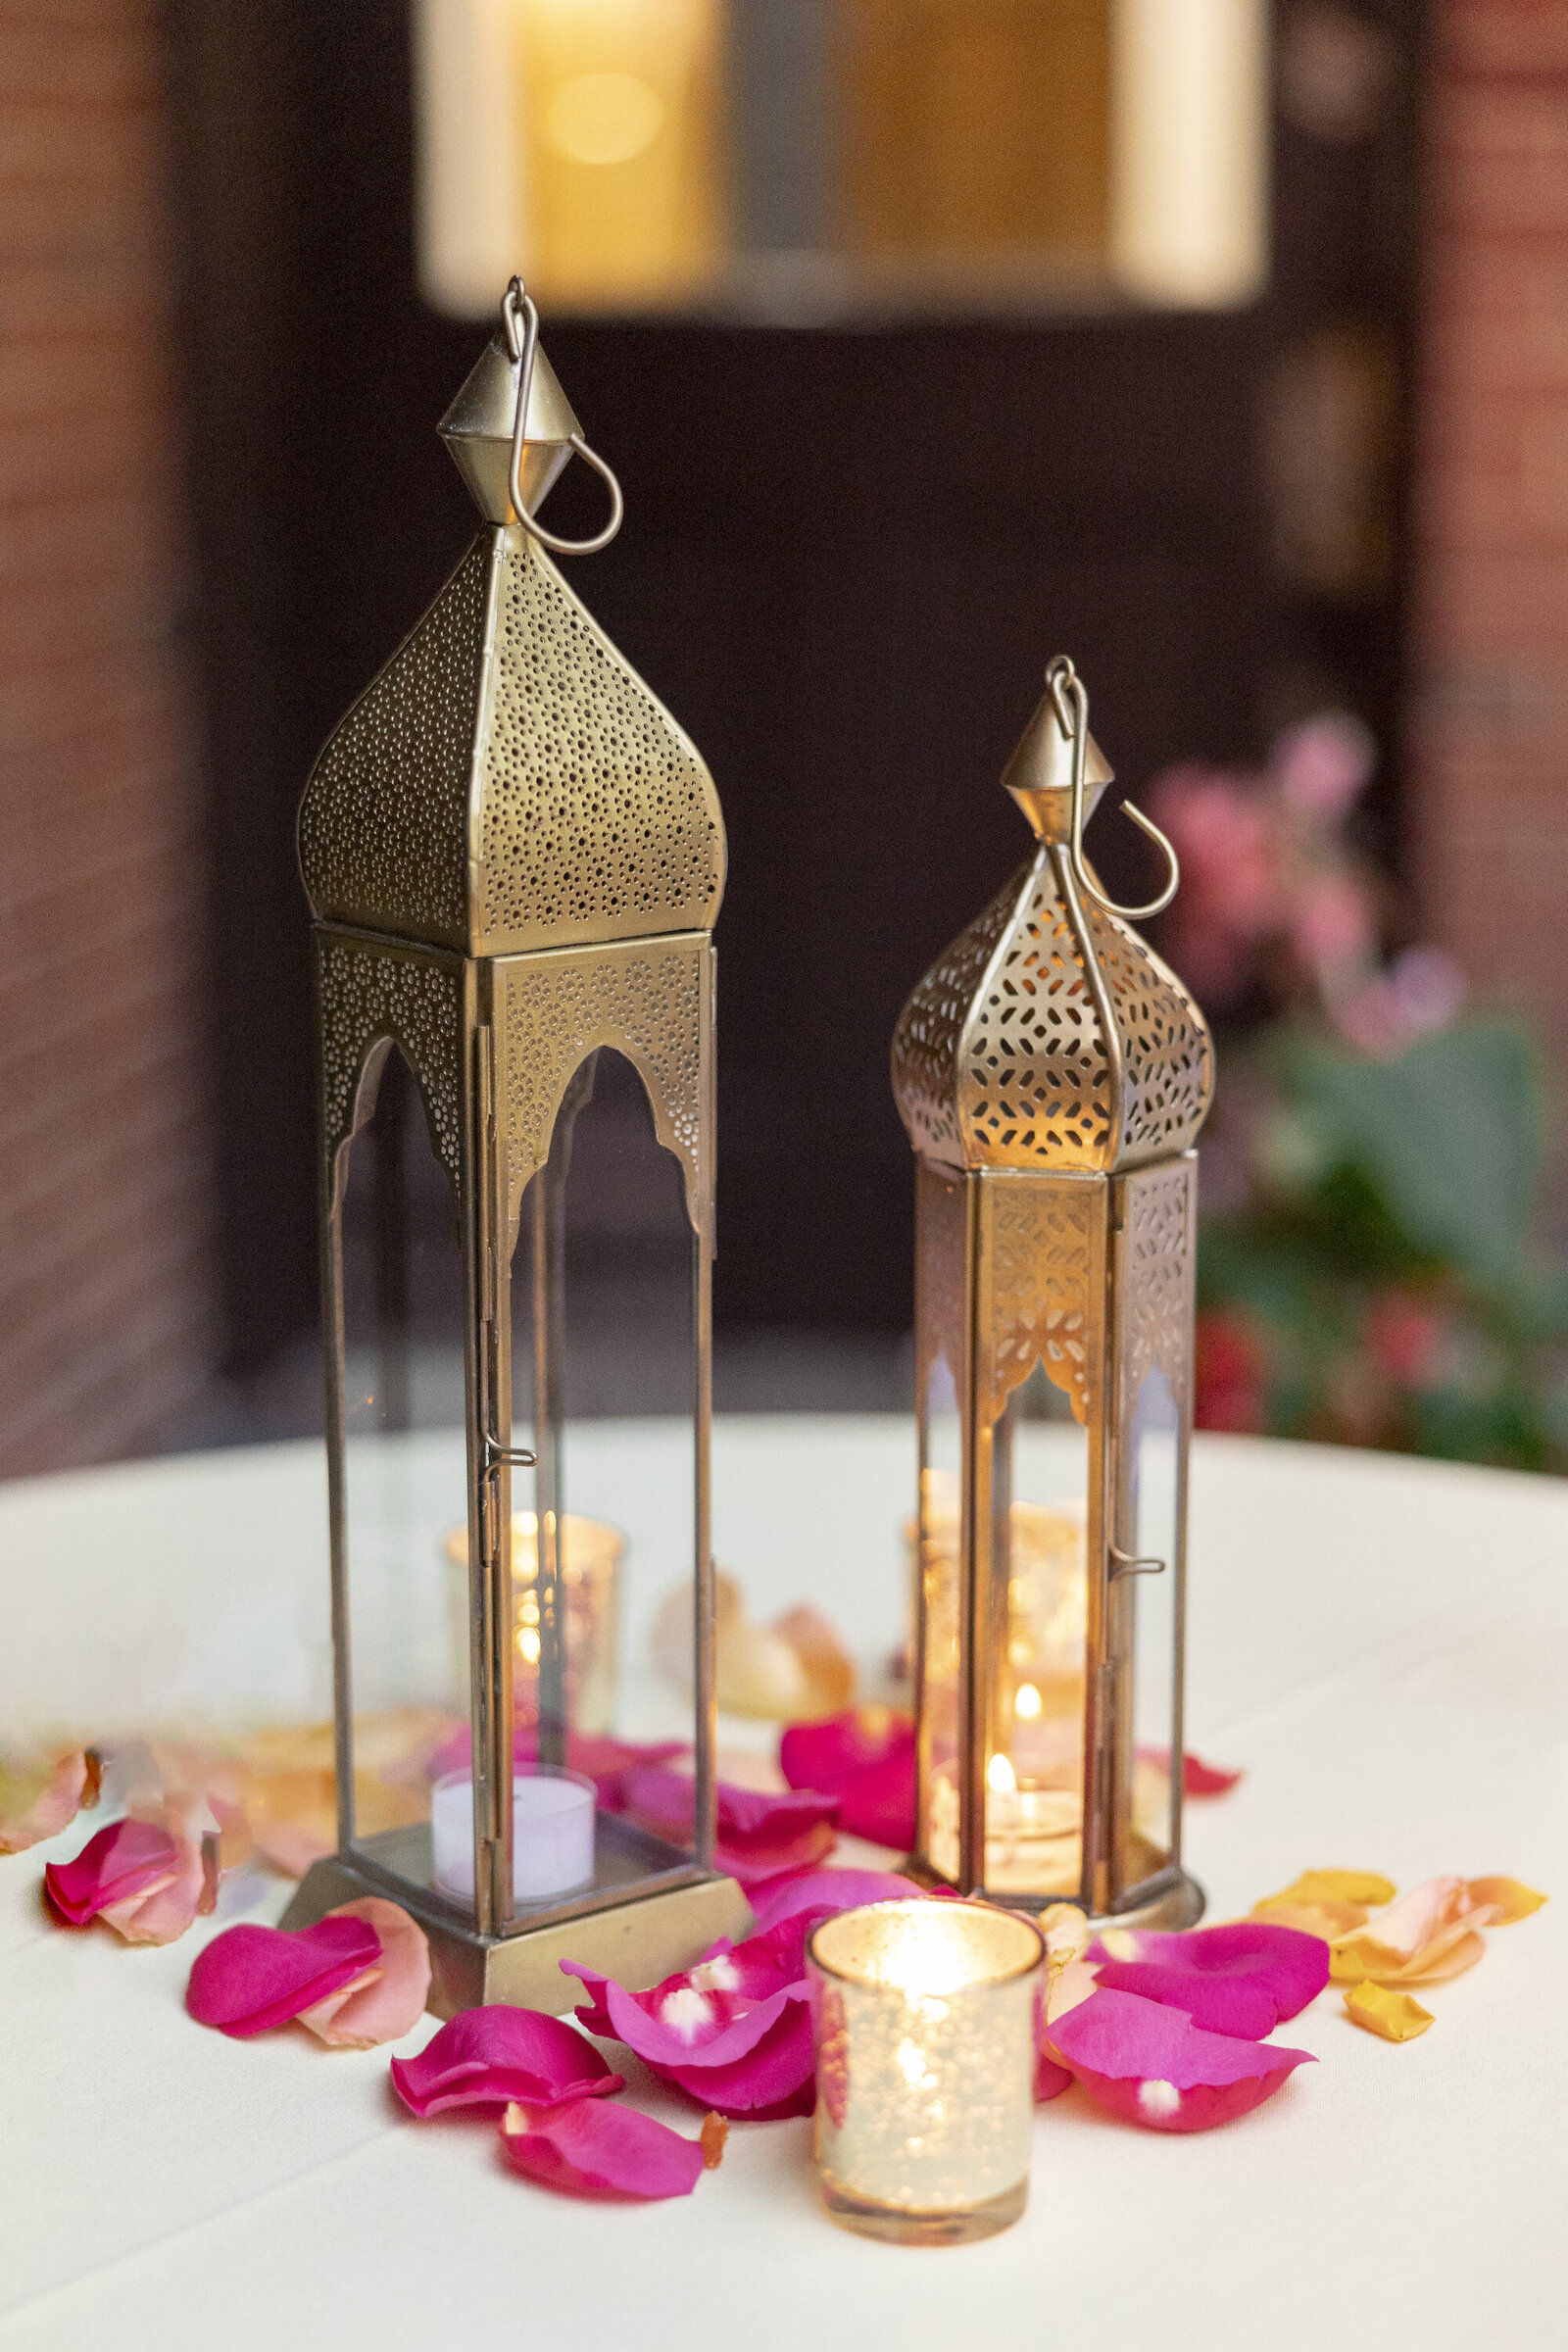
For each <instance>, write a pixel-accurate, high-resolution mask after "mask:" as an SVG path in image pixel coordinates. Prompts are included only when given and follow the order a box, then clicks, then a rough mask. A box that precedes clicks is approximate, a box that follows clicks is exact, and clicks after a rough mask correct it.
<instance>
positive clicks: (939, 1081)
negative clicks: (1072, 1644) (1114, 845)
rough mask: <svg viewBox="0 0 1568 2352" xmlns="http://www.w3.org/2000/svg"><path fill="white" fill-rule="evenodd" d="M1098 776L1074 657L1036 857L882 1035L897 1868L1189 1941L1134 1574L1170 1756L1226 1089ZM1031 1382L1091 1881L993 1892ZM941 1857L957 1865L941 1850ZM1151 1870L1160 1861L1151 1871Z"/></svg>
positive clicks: (1043, 707)
mask: <svg viewBox="0 0 1568 2352" xmlns="http://www.w3.org/2000/svg"><path fill="white" fill-rule="evenodd" d="M1110 780H1111V771H1110V769H1109V767H1108V766H1107V764H1106V763H1105V761H1104V759H1103V755H1102V754H1101V753H1100V750H1099V747H1098V746H1097V745H1096V744H1095V743H1094V741H1093V738H1092V737H1091V736H1090V734H1089V728H1088V700H1087V696H1086V695H1085V693H1084V690H1083V686H1082V682H1081V681H1080V680H1079V679H1078V678H1077V676H1076V673H1075V672H1074V670H1073V668H1072V665H1071V663H1070V662H1066V661H1065V660H1064V659H1061V658H1058V659H1057V660H1056V661H1055V662H1053V663H1052V665H1051V667H1050V669H1049V670H1048V673H1047V691H1046V694H1045V696H1044V697H1043V699H1042V701H1041V704H1040V706H1039V708H1038V709H1037V711H1036V712H1035V714H1034V717H1033V719H1032V720H1031V722H1030V726H1029V728H1028V729H1027V731H1026V733H1025V735H1024V738H1023V740H1022V742H1021V743H1020V745H1019V747H1018V750H1017V752H1016V753H1015V754H1014V756H1013V759H1012V760H1011V762H1010V763H1009V765H1008V768H1007V770H1006V772H1005V777H1004V782H1005V785H1006V788H1007V789H1008V791H1009V792H1010V793H1011V795H1012V798H1013V799H1014V801H1015V802H1016V803H1017V805H1018V806H1019V808H1020V809H1022V810H1023V812H1024V814H1025V815H1026V817H1027V818H1028V819H1029V821H1030V824H1031V826H1032V827H1033V829H1034V832H1035V835H1036V850H1035V854H1034V856H1033V857H1032V858H1030V859H1029V860H1028V861H1027V863H1026V864H1025V865H1024V866H1023V867H1021V868H1020V869H1019V870H1018V871H1017V872H1016V873H1015V874H1014V875H1013V877H1012V878H1011V880H1010V881H1009V882H1008V883H1007V885H1006V886H1005V889H1004V890H1003V891H1002V892H1001V893H1000V894H999V895H998V897H997V898H996V899H995V900H994V901H993V903H992V905H991V906H990V907H988V908H987V909H986V910H985V912H984V913H983V914H981V915H980V916H979V917H978V918H977V920H976V921H975V922H973V923H972V924H970V926H969V927H968V929H967V930H966V931H964V932H963V933H962V934H961V935H960V936H959V938H958V939H957V940H956V941H955V942H954V943H953V945H952V946H951V947H950V948H949V949H947V950H946V951H945V952H944V954H943V955H942V956H939V957H938V958H937V960H936V962H935V963H934V964H933V965H932V967H931V969H930V970H929V971H928V972H927V973H926V974H925V976H924V978H923V979H922V980H921V981H920V982H919V984H918V985H917V986H916V988H915V990H914V991H913V993H912V994H911V996H910V998H909V1000H908V1003H907V1005H906V1006H905V1008H904V1011H903V1014H902V1015H901V1018H900V1021H899V1024H898V1028H897V1031H896V1034H895V1039H894V1048H893V1083H894V1092H895V1095H896V1097H897V1100H898V1104H899V1109H900V1113H901V1115H902V1117H903V1119H904V1122H905V1126H906V1128H907V1132H908V1135H909V1139H910V1142H911V1144H912V1145H913V1147H914V1150H915V1152H916V1154H917V1164H916V1190H915V1203H916V1205H915V1222H916V1277H915V1334H916V1337H915V1353H916V1382H917V1397H918V1408H917V1409H918V1422H919V1459H920V1463H921V1480H920V1499H919V1517H918V1521H917V1527H918V1543H917V1547H916V1551H917V1557H916V1580H917V1594H916V1609H915V1621H916V1637H915V1644H914V1658H913V1667H914V1678H915V1691H916V1708H917V1738H916V1752H917V1798H916V1822H917V1839H916V1850H915V1852H914V1853H913V1854H912V1855H911V1856H910V1859H909V1867H910V1868H911V1869H912V1870H913V1871H914V1872H915V1873H916V1875H918V1876H920V1877H921V1878H923V1879H924V1880H926V1881H927V1882H936V1883H944V1884H949V1885H953V1886H956V1887H957V1888H958V1890H959V1891H960V1892H962V1893H964V1894H987V1893H991V1894H994V1896H995V1899H998V1900H1001V1901H1005V1902H1006V1903H1008V1904H1011V1905H1014V1906H1018V1907H1025V1908H1028V1907H1033V1908H1036V1909H1039V1908H1044V1907H1045V1906H1046V1905H1048V1904H1050V1903H1052V1902H1056V1901H1063V1900H1067V1901H1075V1902H1079V1903H1081V1904H1082V1905H1083V1906H1084V1907H1085V1908H1086V1909H1087V1910H1088V1911H1090V1912H1091V1914H1093V1915H1095V1916H1099V1917H1116V1918H1119V1919H1121V1920H1123V1921H1137V1922H1140V1923H1143V1924H1159V1925H1166V1926H1170V1925H1180V1926H1185V1925H1190V1924H1191V1922H1192V1921H1193V1920H1194V1919H1196V1918H1197V1917H1199V1916H1200V1915H1201V1909H1202V1895H1201V1889H1200V1888H1199V1887H1197V1885H1196V1883H1195V1882H1194V1881H1193V1880H1192V1879H1191V1878H1190V1877H1189V1876H1188V1875H1187V1873H1186V1872H1185V1870H1184V1869H1183V1867H1182V1858H1181V1830H1182V1779H1183V1775H1182V1771H1181V1769H1180V1768H1179V1766H1178V1765H1177V1764H1175V1763H1174V1761H1173V1762H1172V1765H1171V1767H1170V1771H1169V1779H1170V1820H1169V1834H1168V1839H1167V1840H1166V1842H1165V1844H1164V1847H1163V1850H1162V1851H1161V1852H1159V1853H1158V1854H1156V1855H1153V1856H1149V1855H1146V1854H1145V1852H1144V1849H1143V1848H1142V1847H1141V1845H1140V1843H1139V1839H1138V1837H1137V1834H1136V1831H1135V1828H1134V1816H1133V1785H1134V1776H1135V1772H1136V1769H1137V1766H1136V1759H1135V1755H1134V1709H1133V1674H1134V1665H1135V1654H1136V1633H1135V1623H1134V1619H1135V1610H1134V1602H1133V1593H1134V1589H1135V1586H1136V1584H1137V1582H1138V1580H1140V1579H1142V1578H1152V1577H1157V1576H1166V1577H1168V1578H1169V1579H1170V1580H1171V1585H1172V1587H1173V1591H1172V1593H1171V1613H1172V1621H1173V1624H1172V1637H1173V1657H1172V1672H1173V1677H1174V1688H1173V1690H1172V1692H1171V1711H1170V1727H1171V1728H1170V1739H1171V1748H1172V1757H1173V1759H1174V1758H1179V1757H1180V1755H1181V1753H1182V1714H1183V1686H1184V1675H1185V1654H1184V1642H1185V1616H1186V1578H1187V1555H1186V1525H1187V1475H1188V1456H1189V1447H1190V1439H1191V1430H1192V1397H1193V1328H1194V1277H1195V1265H1196V1201H1197V1158H1196V1153H1195V1152H1194V1150H1193V1143H1194V1140H1195V1138H1196V1136H1197V1133H1198V1130H1199V1127H1200V1126H1201V1122H1202V1119H1203V1116H1204V1114H1205V1112H1206V1110H1207V1107H1208V1103H1209V1099H1210V1096H1211V1093H1212V1087H1213V1055H1212V1048H1211V1045H1210V1041H1209V1036H1208V1032H1207V1029H1206V1027H1205V1025H1204V1023H1203V1020H1202V1016H1201V1013H1200V1012H1199V1010H1198V1008H1197V1006H1196V1005H1194V1003H1193V1001H1192V999H1191V998H1190V996H1189V995H1188V994H1187V992H1186V990H1185V989H1184V988H1183V987H1182V985H1181V983H1180V982H1179V981H1178V980H1177V979H1176V977H1175V975H1174V974H1173V973H1172V972H1171V971H1170V970H1169V969H1168V967H1167V966H1165V965H1164V964H1163V963H1162V962H1161V961H1160V959H1159V958H1158V957H1157V956H1154V955H1153V953H1152V951H1151V950H1150V949H1149V948H1148V947H1147V946H1146V945H1145V943H1144V942H1143V941H1142V940H1141V939H1140V938H1139V937H1138V935H1137V934H1136V933H1135V932H1133V931H1132V930H1131V929H1130V928H1129V927H1128V924H1127V922H1126V921H1125V920H1124V919H1123V917H1124V915H1125V914H1133V913H1136V914H1138V915H1145V914H1148V913H1151V912H1153V911H1157V909H1158V907H1161V906H1164V905H1168V904H1169V901H1170V898H1171V896H1172V895H1173V894H1174V890H1175V887H1176V882H1177V873H1176V864H1175V856H1174V853H1173V852H1171V851H1170V847H1169V844H1168V843H1166V842H1165V841H1164V838H1163V836H1162V835H1160V834H1159V833H1158V832H1157V829H1156V828H1155V827H1153V826H1152V825H1151V824H1150V823H1149V821H1148V820H1147V819H1146V818H1144V817H1143V816H1142V815H1140V814H1139V812H1138V811H1136V810H1131V811H1130V813H1131V814H1132V815H1133V816H1134V818H1135V820H1136V821H1137V822H1138V823H1140V824H1141V825H1142V826H1143V827H1144V829H1145V831H1146V832H1148V833H1149V834H1151V835H1152V838H1153V839H1154V840H1155V841H1156V843H1158V844H1159V846H1160V847H1161V848H1162V849H1163V850H1165V851H1166V853H1167V854H1168V856H1169V858H1170V873H1169V876H1168V879H1167V883H1166V886H1165V888H1164V890H1163V891H1162V892H1161V893H1160V894H1158V896H1157V898H1156V900H1155V901H1154V902H1152V904H1151V906H1150V907H1141V908H1136V909H1121V908H1118V907H1115V905H1114V903H1113V902H1112V901H1111V900H1110V899H1109V898H1108V897H1107V895H1106V894H1105V892H1104V890H1103V886H1102V885H1101V883H1100V880H1099V877H1098V876H1097V875H1096V873H1095V871H1094V869H1093V867H1092V866H1090V865H1089V863H1088V861H1087V859H1086V858H1085V857H1084V854H1083V846H1082V845H1083V828H1084V824H1085V822H1086V821H1087V818H1088V816H1089V814H1090V813H1092V811H1093V808H1094V804H1095V802H1096V801H1098V799H1099V797H1100V795H1101V793H1102V792H1103V789H1104V787H1105V785H1106V784H1107V783H1108V782H1109V781H1110ZM939 1358H940V1359H942V1360H943V1361H945V1363H946V1365H947V1367H948V1370H949V1372H950V1373H951V1375H952V1378H953V1382H954V1387H955V1391H956V1421H957V1425H958V1440H959V1443H958V1453H959V1461H958V1470H957V1484H958V1495H957V1513H956V1530H955V1529H953V1528H951V1527H950V1526H947V1525H944V1524H940V1523H939V1522H938V1521H937V1519H936V1517H935V1515H934V1513H935V1505H934V1502H933V1497H932V1494H931V1491H930V1486H931V1482H930V1480H929V1478H928V1476H927V1470H928V1467H929V1465H930V1464H931V1462H932V1460H933V1438H932V1429H931V1408H930V1398H931V1395H932V1383H933V1373H934V1371H935V1368H936V1366H937V1363H938V1360H939ZM1037 1368H1041V1369H1043V1370H1044V1373H1045V1375H1046V1377H1047V1379H1048V1380H1049V1382H1050V1383H1051V1384H1052V1386H1053V1387H1054V1389H1055V1390H1057V1391H1059V1392H1061V1393H1062V1395H1063V1396H1064V1397H1066V1399H1067V1401H1068V1404H1069V1405H1070V1407H1071V1411H1072V1416H1073V1419H1074V1420H1075V1421H1076V1422H1077V1423H1078V1424H1079V1426H1080V1427H1082V1429H1083V1430H1084V1432H1085V1439H1086V1456H1087V1483H1086V1492H1085V1497H1084V1500H1085V1506H1086V1507H1085V1526H1084V1539H1083V1550H1084V1574H1085V1580H1086V1581H1085V1593H1084V1600H1085V1616H1086V1629H1085V1638H1084V1653H1083V1659H1084V1670H1083V1680H1082V1718H1083V1719H1082V1741H1081V1783H1080V1793H1081V1807H1082V1809H1081V1830H1080V1838H1081V1843H1080V1849H1079V1851H1080V1865H1079V1878H1078V1883H1077V1884H1076V1885H1075V1886H1067V1885H1055V1886H1053V1887H1051V1888H1050V1889H1049V1890H1048V1889H1045V1888H1041V1889H1039V1890H1038V1891H1034V1892H1030V1891H1023V1892H1020V1891H1019V1890H1018V1889H1017V1888H1016V1887H1007V1888H1006V1889H1005V1890H1001V1889H999V1888H997V1887H992V1886H991V1885H989V1884H988V1849H987V1803H988V1792H989V1776H990V1774H991V1771H992V1765H993V1759H994V1758H995V1757H996V1756H997V1755H998V1754H1006V1753H1007V1746H1006V1741H1007V1738H1008V1726H1007V1725H1006V1723H1005V1721H1003V1720H1002V1717H1003V1715H1004V1713H1005V1709H1004V1706H1003V1701H1002V1697H1001V1695H1000V1693H1001V1692H1002V1691H1003V1689H1004V1683H1005V1677H1004V1674H1003V1664H1004V1660H1003V1657H1002V1655H1001V1648H1002V1645H1005V1642H1006V1641H1007V1630H1008V1619H1007V1606H1006V1594H1007V1591H1008V1584H1007V1578H1008V1574H1009V1572H1010V1570H1009V1561H1010V1551H1009V1546H1010V1544H1011V1542H1012V1540H1013V1527H1012V1518H1011V1509H1012V1495H1011V1461H1010V1455H1009V1450H1008V1449H1009V1446H1010V1443H1011V1434H1012V1422H1011V1419H1010V1417H1009V1413H1008V1408H1009V1405H1010V1404H1011V1401H1012V1399H1013V1398H1014V1397H1016V1396H1017V1394H1018V1392H1019V1391H1020V1390H1021V1389H1022V1388H1023V1386H1024V1384H1025V1383H1026V1382H1027V1381H1028V1380H1029V1379H1030V1377H1031V1375H1033V1374H1035V1373H1036V1371H1037ZM1153 1369H1157V1370H1159V1371H1160V1372H1162V1373H1163V1375H1164V1378H1165V1383H1166V1386H1167V1388H1168V1391H1169V1394H1170V1397H1171V1398H1172V1400H1173V1402H1174V1407H1175V1417H1176V1427H1175V1429H1174V1431H1173V1432H1172V1433H1171V1434H1172V1437H1173V1440H1174V1495H1173V1501H1174V1530H1173V1532H1174V1546H1173V1552H1172V1556H1171V1557H1169V1558H1168V1559H1167V1558H1165V1557H1163V1556H1161V1557H1150V1556H1141V1555H1140V1552H1139V1546H1138V1535H1137V1526H1136V1508H1135V1502H1136V1496H1135V1472H1134V1443H1135V1440H1134V1428H1133V1415H1134V1412H1135V1410H1136V1408H1137V1404H1138V1399H1139V1397H1140V1394H1141V1391H1142V1387H1143V1382H1144V1380H1145V1377H1146V1376H1147V1375H1148V1373H1149V1372H1150V1371H1151V1370H1153ZM944 1580H945V1582H944ZM939 1588H941V1590H939ZM944 1593H945V1595H946V1597H945V1598H944ZM999 1593H1000V1595H1001V1597H1000V1598H999ZM948 1600H952V1601H954V1602H955V1603H956V1617H955V1613H954V1610H952V1609H948V1608H947V1606H946V1602H947V1601H948ZM939 1606H940V1607H942V1608H943V1610H944V1612H945V1614H944V1630H943V1634H942V1641H943V1643H944V1644H945V1652H944V1654H945V1655H946V1654H948V1653H950V1652H951V1653H952V1654H953V1656H954V1657H955V1658H956V1669H955V1673H956V1693H955V1707H956V1736H955V1741H954V1746H955V1757H956V1766H955V1769H956V1782H957V1789H956V1797H957V1804H956V1814H957V1819H956V1867H948V1868H939V1867H938V1865H937V1862H936V1861H935V1860H934V1859H933V1855H932V1853H931V1851H930V1848H931V1845H932V1842H933V1838H932V1823H933V1820H934V1814H933V1802H934V1758H933V1705H932V1691H933V1688H934V1678H935V1676H936V1673H937V1671H938V1669H937V1664H936V1662H935V1658H934V1646H933V1645H934V1641H935V1637H933V1635H932V1630H931V1629H932V1624H933V1620H934V1613H935V1612H936V1611H937V1609H938V1608H939ZM950 1620H952V1621H951V1622H950ZM944 1850H945V1853H946V1856H947V1859H948V1861H949V1863H950V1864H951V1863H952V1861H953V1859H954V1855H953V1852H952V1850H951V1841H946V1840H945V1845H944ZM1146 1860H1152V1862H1153V1864H1154V1866H1153V1867H1152V1868H1144V1867H1142V1863H1143V1862H1144V1861H1146Z"/></svg>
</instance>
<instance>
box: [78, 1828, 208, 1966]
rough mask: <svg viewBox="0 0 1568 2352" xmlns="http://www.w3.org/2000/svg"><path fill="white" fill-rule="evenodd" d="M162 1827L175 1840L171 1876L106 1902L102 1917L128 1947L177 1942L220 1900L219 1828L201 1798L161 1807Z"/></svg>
mask: <svg viewBox="0 0 1568 2352" xmlns="http://www.w3.org/2000/svg"><path fill="white" fill-rule="evenodd" d="M157 1826H159V1827H160V1828H162V1829H164V1830H166V1831H167V1832H168V1834H169V1836H170V1838H172V1842H173V1849H174V1864H173V1868H172V1871H171V1872H170V1874H169V1876H168V1877H167V1878H164V1879H159V1880H155V1881H154V1882H153V1884H152V1885H151V1886H149V1887H141V1888H138V1889H136V1890H135V1891H133V1892H132V1893H130V1894H128V1895H125V1896H123V1897H122V1898H121V1899H120V1900H119V1901H118V1902H113V1903H106V1904H105V1905H104V1907H103V1910H102V1912H101V1913H100V1917H101V1918H102V1919H103V1920H104V1922H105V1924H106V1925H107V1926H109V1927H111V1928H113V1929H114V1931H115V1933H116V1935H117V1936H123V1937H124V1939H125V1941H126V1942H127V1943H174V1942H177V1940H178V1938H179V1937H180V1936H183V1935H184V1933H185V1930H186V1929H187V1928H188V1927H189V1926H190V1925H191V1923H192V1922H193V1921H194V1920H195V1919H196V1918H197V1917H198V1916H199V1915H201V1914H203V1913H206V1914H209V1915H210V1914H211V1912H212V1910H213V1908H214V1905H215V1903H216V1901H217V1896H218V1847H219V1830H218V1824H217V1822H216V1821H215V1820H214V1818H213V1815H212V1813H211V1811H210V1810H209V1808H208V1806H207V1804H206V1803H205V1802H204V1800H203V1799H202V1798H200V1797H194V1798H190V1799H187V1800H186V1801H184V1802H183V1803H179V1804H170V1805H164V1806H161V1807H160V1809H159V1812H158V1816H157Z"/></svg>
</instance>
